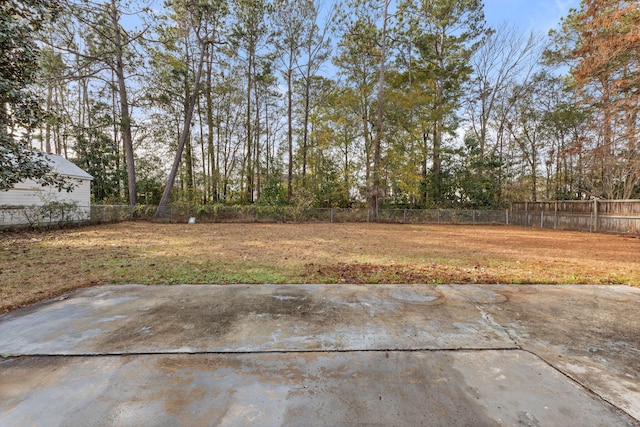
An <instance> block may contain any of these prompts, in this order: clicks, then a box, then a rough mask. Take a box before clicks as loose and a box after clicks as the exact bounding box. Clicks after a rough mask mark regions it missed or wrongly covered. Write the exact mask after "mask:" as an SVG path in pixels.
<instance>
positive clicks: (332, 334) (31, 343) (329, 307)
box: [0, 285, 515, 355]
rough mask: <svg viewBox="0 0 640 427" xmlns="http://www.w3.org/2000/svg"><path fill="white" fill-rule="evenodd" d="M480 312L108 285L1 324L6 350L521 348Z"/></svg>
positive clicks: (345, 298)
mask: <svg viewBox="0 0 640 427" xmlns="http://www.w3.org/2000/svg"><path fill="white" fill-rule="evenodd" d="M469 289H471V288H469ZM486 298H488V299H489V300H490V299H491V298H494V296H491V295H488V296H486ZM495 298H498V296H495ZM474 305H475V304H470V301H469V299H468V298H465V297H464V295H462V294H461V293H460V291H459V290H456V289H455V288H452V287H450V286H437V287H433V286H427V287H425V286H419V285H407V286H397V285H393V286H391V285H389V286H386V285H376V286H355V285H260V286H255V285H252V286H245V285H229V286H193V285H191V286H190V285H178V286H153V287H149V286H136V285H128V286H103V287H98V288H92V289H87V290H83V291H80V292H77V293H75V294H73V295H72V296H70V297H69V298H68V299H66V300H64V301H59V302H56V303H54V304H48V305H44V306H41V307H38V308H37V309H33V310H30V311H22V312H16V313H14V314H9V315H6V316H3V317H0V352H1V353H4V354H8V355H38V354H46V355H53V354H56V355H91V354H123V353H129V354H135V353H145V354H146V353H184V352H192V353H198V352H242V351H246V352H252V351H287V350H295V351H317V350H372V349H402V350H407V349H415V350H419V349H430V350H442V349H457V348H466V349H481V348H493V349H499V348H515V344H514V342H513V340H511V339H510V338H509V336H508V335H507V333H506V332H505V331H504V330H503V329H502V328H500V327H498V326H497V325H496V324H494V323H493V322H491V321H490V320H488V319H487V318H486V316H484V315H483V312H482V311H481V310H478V309H476V308H475V307H474Z"/></svg>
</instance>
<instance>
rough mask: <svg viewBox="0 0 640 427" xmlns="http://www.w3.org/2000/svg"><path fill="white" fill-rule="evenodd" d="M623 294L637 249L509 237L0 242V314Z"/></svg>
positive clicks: (165, 236) (386, 234)
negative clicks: (249, 299)
mask: <svg viewBox="0 0 640 427" xmlns="http://www.w3.org/2000/svg"><path fill="white" fill-rule="evenodd" d="M314 282H317V283H573V284H582V283H598V284H618V283H626V284H631V285H634V286H639V285H640V239H631V238H627V237H621V236H615V235H604V234H589V233H580V232H565V231H553V230H541V229H537V228H524V227H510V226H444V225H398V224H324V223H323V224H195V225H187V224H153V223H144V222H128V223H121V224H112V225H101V226H92V227H85V228H79V229H73V230H52V231H46V232H36V233H34V232H28V233H0V313H3V312H6V311H8V310H13V309H16V308H19V307H23V306H25V305H28V304H31V303H34V302H37V301H42V300H45V299H48V298H52V297H55V296H59V295H61V294H64V293H66V292H69V291H72V290H74V289H77V288H81V287H86V286H93V285H97V284H107V283H141V284H174V283H212V284H224V283H249V284H250V283H314Z"/></svg>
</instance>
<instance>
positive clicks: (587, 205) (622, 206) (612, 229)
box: [509, 199, 640, 236]
mask: <svg viewBox="0 0 640 427" xmlns="http://www.w3.org/2000/svg"><path fill="white" fill-rule="evenodd" d="M509 219H510V222H511V224H515V225H525V226H533V227H541V228H553V229H560V230H581V231H589V232H600V233H622V234H632V235H636V236H640V200H597V199H596V200H574V201H567V200H558V201H550V202H519V203H513V204H512V206H511V215H510V218H509Z"/></svg>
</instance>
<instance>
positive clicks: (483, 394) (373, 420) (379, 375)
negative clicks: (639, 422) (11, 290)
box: [0, 350, 634, 427]
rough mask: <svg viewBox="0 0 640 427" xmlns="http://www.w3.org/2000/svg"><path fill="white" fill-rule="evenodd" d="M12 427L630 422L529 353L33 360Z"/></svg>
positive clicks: (7, 403) (8, 421) (11, 400)
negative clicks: (32, 426)
mask: <svg viewBox="0 0 640 427" xmlns="http://www.w3.org/2000/svg"><path fill="white" fill-rule="evenodd" d="M0 368H1V369H0V383H2V384H3V387H2V388H0V414H1V415H0V420H1V422H2V425H4V426H24V425H47V426H83V427H84V426H87V425H105V426H112V425H117V426H140V425H147V426H154V425H157V426H165V425H185V426H186V425H198V426H203V425H220V426H244V425H261V426H271V425H273V426H279V425H291V426H303V425H304V426H338V425H367V426H394V425H395V426H408V425H411V426H420V425H424V426H463V425H467V426H484V425H528V426H542V425H544V426H567V425H578V424H579V425H589V426H606V427H610V426H631V425H634V421H633V420H632V419H631V418H629V417H627V416H625V415H624V414H622V413H621V412H619V411H617V410H616V409H615V408H614V407H612V406H611V405H608V404H606V403H605V402H603V401H602V400H600V399H598V398H597V397H595V396H593V395H592V394H590V393H588V392H587V391H585V390H584V389H583V388H581V387H580V386H578V385H577V384H575V383H573V382H571V381H567V379H566V378H565V377H564V376H563V375H562V374H560V373H558V372H557V371H556V370H554V369H552V368H551V367H550V366H548V365H547V364H545V363H544V362H542V361H541V360H540V359H538V358H537V357H535V356H533V355H532V354H530V353H527V352H524V351H500V350H490V351H471V352H466V351H446V352H347V353H343V352H341V353H336V352H330V353H318V352H310V353H283V354H278V353H269V354H241V355H238V354H233V355H230V354H227V355H146V356H135V357H134V356H126V357H90V358H87V357H73V358H69V357H56V358H46V357H31V358H19V359H13V360H9V361H5V362H4V363H3V364H2V365H0Z"/></svg>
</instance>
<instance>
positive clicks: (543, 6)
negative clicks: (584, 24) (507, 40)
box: [484, 0, 580, 33]
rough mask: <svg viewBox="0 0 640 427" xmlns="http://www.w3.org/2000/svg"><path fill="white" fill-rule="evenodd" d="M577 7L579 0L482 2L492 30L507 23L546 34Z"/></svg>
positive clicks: (500, 0)
mask: <svg viewBox="0 0 640 427" xmlns="http://www.w3.org/2000/svg"><path fill="white" fill-rule="evenodd" d="M579 5H580V0H484V16H485V19H486V21H487V23H488V24H489V26H491V27H494V28H495V27H497V26H499V25H500V24H501V23H503V22H507V23H509V24H514V25H516V26H518V27H519V28H521V29H522V30H525V31H531V30H534V31H541V32H543V33H547V32H548V31H549V30H550V29H551V28H555V27H557V25H558V23H559V22H560V18H561V17H563V16H566V15H567V12H569V9H570V8H576V9H577V8H578V6H579Z"/></svg>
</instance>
